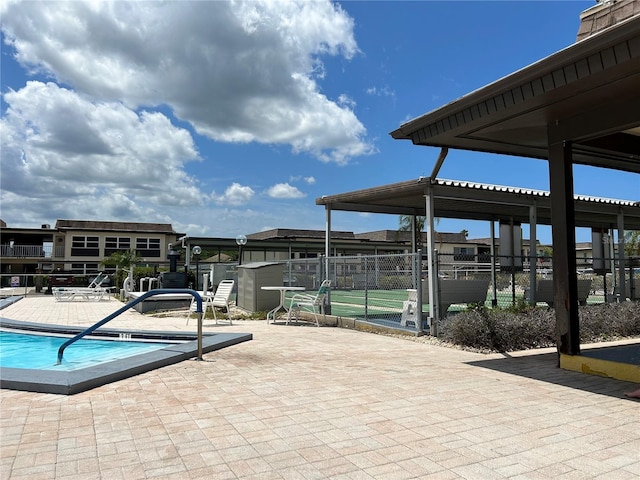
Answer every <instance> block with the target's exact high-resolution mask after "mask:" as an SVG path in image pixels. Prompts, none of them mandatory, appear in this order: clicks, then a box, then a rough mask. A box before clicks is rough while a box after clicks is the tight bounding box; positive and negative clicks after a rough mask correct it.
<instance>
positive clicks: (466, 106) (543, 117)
mask: <svg viewBox="0 0 640 480" xmlns="http://www.w3.org/2000/svg"><path fill="white" fill-rule="evenodd" d="M549 132H552V133H551V134H550V133H549ZM391 136H392V137H393V138H395V139H407V140H411V141H412V142H413V143H414V144H415V145H426V146H434V147H449V148H455V149H463V150H474V151H482V152H489V153H500V154H506V155H516V156H520V157H530V158H540V159H548V158H549V151H548V146H549V145H550V144H551V143H552V141H554V140H562V141H569V142H571V144H572V150H573V162H574V163H578V164H584V165H592V166H599V167H606V168H614V169H618V170H624V171H629V172H635V173H640V15H636V16H634V17H631V18H629V19H628V20H626V21H623V22H621V23H619V24H617V25H614V26H611V27H609V28H607V29H606V30H603V31H601V32H599V33H596V34H594V35H592V36H591V37H588V38H586V39H584V40H581V41H579V42H577V43H575V44H573V45H571V46H569V47H567V48H565V49H563V50H561V51H559V52H557V53H555V54H553V55H550V56H548V57H546V58H543V59H542V60H540V61H538V62H536V63H533V64H531V65H529V66H527V67H525V68H523V69H521V70H518V71H516V72H514V73H512V74H510V75H508V76H506V77H504V78H501V79H499V80H497V81H495V82H493V83H491V84H489V85H486V86H484V87H482V88H480V89H478V90H476V91H473V92H471V93H469V94H467V95H465V96H464V97H461V98H460V99H458V100H455V101H453V102H451V103H449V104H447V105H445V106H443V107H440V108H438V109H437V110H434V111H432V112H430V113H427V114H425V115H422V116H421V117H418V118H416V119H414V120H411V121H410V122H408V123H405V124H403V125H402V126H400V128H398V129H397V130H395V131H393V132H391Z"/></svg>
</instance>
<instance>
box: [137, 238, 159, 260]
mask: <svg viewBox="0 0 640 480" xmlns="http://www.w3.org/2000/svg"><path fill="white" fill-rule="evenodd" d="M136 253H137V254H138V255H139V256H140V257H155V258H159V257H160V239H159V238H136Z"/></svg>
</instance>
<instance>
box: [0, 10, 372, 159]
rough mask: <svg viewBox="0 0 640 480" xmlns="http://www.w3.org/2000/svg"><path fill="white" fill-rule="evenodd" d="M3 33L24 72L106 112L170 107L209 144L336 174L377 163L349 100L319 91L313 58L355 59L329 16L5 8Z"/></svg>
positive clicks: (318, 62)
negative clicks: (321, 164)
mask: <svg viewBox="0 0 640 480" xmlns="http://www.w3.org/2000/svg"><path fill="white" fill-rule="evenodd" d="M2 28H3V31H4V33H5V35H6V41H7V42H8V43H9V44H10V45H12V46H13V47H14V48H15V56H16V59H17V60H18V61H19V62H20V63H21V64H22V65H23V66H25V67H26V68H28V69H30V70H31V71H32V72H40V73H45V74H47V75H49V76H50V77H51V78H53V79H55V80H56V81H57V82H58V83H60V82H62V83H64V84H66V85H71V86H72V87H73V88H74V89H75V90H76V91H78V92H80V93H82V94H83V95H89V96H91V97H93V98H95V99H97V100H99V101H102V102H107V104H111V102H117V103H121V104H122V105H123V106H126V107H128V108H130V109H133V110H137V109H139V108H141V107H144V108H147V107H155V106H161V105H168V106H169V107H170V108H171V109H172V111H173V112H174V113H175V115H176V116H177V117H179V118H180V119H182V120H184V121H186V122H189V123H190V124H191V125H192V126H193V127H194V129H195V130H196V131H197V132H198V133H199V134H201V135H206V136H207V137H209V138H211V139H213V140H216V141H222V142H260V143H267V144H281V145H289V146H290V147H291V148H292V150H293V152H295V153H308V154H311V155H314V156H315V157H317V158H318V159H320V160H322V161H326V162H336V163H341V164H344V163H347V162H348V161H349V160H350V159H351V158H353V157H357V156H361V155H368V154H371V153H373V152H374V151H375V147H374V146H373V145H371V144H370V143H369V141H368V140H367V138H366V134H367V132H366V129H365V127H364V125H362V123H361V122H360V121H359V120H358V118H357V117H356V115H355V114H354V112H353V111H352V104H351V102H350V101H348V100H347V97H343V98H341V99H340V101H339V102H337V103H336V102H333V101H331V100H329V99H328V98H327V97H326V96H325V95H323V94H322V93H321V90H320V88H319V87H318V84H317V81H318V80H319V79H321V78H322V77H323V76H324V75H325V70H324V65H323V63H322V58H323V56H342V57H344V58H346V59H351V58H352V57H353V56H354V55H356V54H357V53H358V47H357V44H356V41H355V38H354V36H353V20H352V19H351V18H350V17H349V16H348V15H347V14H346V12H344V11H343V10H342V9H341V7H340V6H339V4H334V3H332V2H329V1H314V2H308V1H306V0H298V1H287V2H285V1H277V2H272V1H246V2H245V1H225V2H218V1H193V2H124V1H116V2H18V3H9V4H6V5H5V7H4V11H3V25H2ZM89 140H91V138H89ZM83 146H84V145H81V144H79V145H78V146H77V148H81V147H83ZM58 147H60V148H66V147H65V146H63V145H58ZM91 147H93V148H95V145H92V146H91Z"/></svg>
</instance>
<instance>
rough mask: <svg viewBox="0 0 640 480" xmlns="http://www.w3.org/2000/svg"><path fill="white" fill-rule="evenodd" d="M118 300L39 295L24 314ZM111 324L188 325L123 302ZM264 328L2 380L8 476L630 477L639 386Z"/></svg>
mask: <svg viewBox="0 0 640 480" xmlns="http://www.w3.org/2000/svg"><path fill="white" fill-rule="evenodd" d="M120 306H121V304H120V303H119V302H116V301H114V300H111V301H109V302H99V303H98V302H70V303H56V302H55V301H54V300H53V299H52V298H51V297H29V298H26V299H24V300H21V301H19V302H17V303H16V304H14V305H11V306H9V307H7V308H5V309H4V310H2V311H0V315H1V316H3V317H6V318H12V319H16V320H28V321H34V322H44V323H47V322H48V323H58V324H73V325H90V324H92V323H94V322H95V321H97V320H99V319H101V318H103V317H104V316H105V315H107V314H108V313H110V312H111V311H113V310H115V309H117V308H119V307H120ZM109 327H111V328H113V327H120V328H140V329H162V330H170V329H176V330H187V329H189V330H193V329H194V328H195V325H194V322H191V325H190V326H189V327H186V326H185V322H184V318H163V319H158V318H148V317H144V316H142V315H139V314H138V313H136V312H133V311H131V312H128V313H127V314H126V315H125V316H123V317H121V318H118V319H116V320H114V321H113V322H111V323H110V324H109ZM205 328H206V329H207V330H214V331H215V330H218V329H219V330H221V331H236V332H251V333H253V335H254V339H253V340H252V341H250V342H245V343H243V344H240V345H236V346H233V347H230V348H227V349H224V350H221V351H218V352H213V353H211V354H207V355H206V356H205V361H202V362H198V361H195V360H193V361H186V362H182V363H179V364H176V365H173V366H169V367H165V368H162V369H159V370H155V371H152V372H148V373H145V374H142V375H139V376H136V377H133V378H129V379H126V380H123V381H120V382H116V383H113V384H110V385H105V386H102V387H99V388H96V389H94V390H90V391H87V392H84V393H80V394H77V395H75V396H56V395H48V394H38V393H29V392H19V391H10V390H2V391H1V392H0V401H1V410H0V413H1V424H0V427H1V430H0V432H1V433H0V435H1V437H0V448H1V450H0V452H1V463H0V467H1V477H2V479H23V478H24V479H29V480H37V479H82V480H85V479H94V478H95V479H98V478H103V479H108V480H115V479H126V480H134V479H147V478H158V479H162V478H164V479H170V478H171V479H212V478H213V479H305V480H309V479H324V478H331V479H409V478H420V479H428V478H434V479H443V480H446V479H454V478H464V479H499V478H520V479H545V480H546V479H548V478H554V479H587V478H588V479H591V478H599V479H616V480H622V479H635V478H638V477H639V476H640V402H638V401H635V400H631V399H628V398H626V397H624V395H623V393H624V392H625V391H628V390H631V389H635V388H636V387H637V385H633V384H629V383H625V382H621V381H617V380H612V379H605V378H600V377H593V376H588V375H584V374H579V373H574V372H568V371H563V370H559V369H558V368H556V366H555V365H556V356H555V354H554V353H553V352H550V351H549V350H545V351H542V352H523V353H520V354H514V355H511V356H503V355H483V354H478V353H471V352H465V351H459V350H455V349H450V348H443V347H439V346H433V345H429V344H425V343H416V342H412V341H410V340H407V339H402V338H393V337H387V336H380V335H374V334H368V333H362V332H355V331H351V330H346V329H338V328H329V327H322V328H316V327H312V326H284V325H267V324H266V322H264V321H248V320H247V321H238V322H234V325H233V326H217V327H215V326H209V327H205Z"/></svg>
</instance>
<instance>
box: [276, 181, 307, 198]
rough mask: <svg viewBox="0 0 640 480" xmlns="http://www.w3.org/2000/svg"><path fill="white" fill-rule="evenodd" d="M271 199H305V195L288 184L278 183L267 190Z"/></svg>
mask: <svg viewBox="0 0 640 480" xmlns="http://www.w3.org/2000/svg"><path fill="white" fill-rule="evenodd" d="M267 195H268V196H270V197H271V198H303V197H305V194H304V193H302V192H301V191H300V190H298V189H297V188H296V187H294V186H292V185H289V184H288V183H278V184H276V185H274V186H272V187H270V188H269V189H268V190H267Z"/></svg>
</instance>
